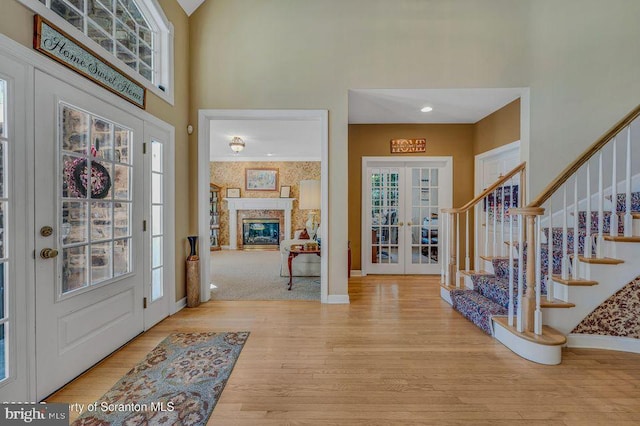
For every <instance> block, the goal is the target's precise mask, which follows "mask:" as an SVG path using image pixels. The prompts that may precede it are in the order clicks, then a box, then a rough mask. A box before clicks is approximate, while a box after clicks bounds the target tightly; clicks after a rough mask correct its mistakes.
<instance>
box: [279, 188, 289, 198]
mask: <svg viewBox="0 0 640 426" xmlns="http://www.w3.org/2000/svg"><path fill="white" fill-rule="evenodd" d="M290 195H291V187H290V186H281V187H280V198H289V196H290Z"/></svg>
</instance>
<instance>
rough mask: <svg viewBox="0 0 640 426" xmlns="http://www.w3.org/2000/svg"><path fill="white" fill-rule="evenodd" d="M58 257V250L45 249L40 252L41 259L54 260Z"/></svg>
mask: <svg viewBox="0 0 640 426" xmlns="http://www.w3.org/2000/svg"><path fill="white" fill-rule="evenodd" d="M57 256H58V250H56V249H52V248H43V249H42V250H40V257H41V258H43V259H53V258H54V257H57Z"/></svg>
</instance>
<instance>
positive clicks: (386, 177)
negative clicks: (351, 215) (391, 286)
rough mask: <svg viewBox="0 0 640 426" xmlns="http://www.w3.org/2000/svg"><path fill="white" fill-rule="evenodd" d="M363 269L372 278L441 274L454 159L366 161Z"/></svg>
mask: <svg viewBox="0 0 640 426" xmlns="http://www.w3.org/2000/svg"><path fill="white" fill-rule="evenodd" d="M363 163H365V164H363V170H364V171H365V176H364V178H363V194H365V197H364V203H365V208H364V209H363V210H364V212H363V216H364V217H363V223H364V224H365V226H364V228H363V230H364V232H363V235H362V237H363V244H362V247H364V252H365V253H364V256H363V265H364V266H365V273H371V274H439V273H440V271H441V267H442V257H443V256H442V239H441V238H439V236H440V235H442V230H441V225H440V223H441V222H440V221H439V217H440V209H442V208H447V207H450V206H451V201H452V199H451V181H452V174H451V159H450V158H448V157H435V158H434V157H420V158H416V159H415V160H408V159H406V158H403V160H402V161H392V160H386V159H385V160H381V159H378V160H375V159H367V158H364V159H363Z"/></svg>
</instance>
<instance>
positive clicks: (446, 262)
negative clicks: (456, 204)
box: [438, 212, 449, 285]
mask: <svg viewBox="0 0 640 426" xmlns="http://www.w3.org/2000/svg"><path fill="white" fill-rule="evenodd" d="M439 217H440V218H444V220H443V221H442V224H441V226H442V230H441V231H440V232H442V235H444V238H443V242H442V245H443V247H442V252H443V253H444V262H440V263H441V265H442V269H441V270H440V283H441V284H445V285H449V282H448V280H447V271H448V270H449V226H448V224H449V215H448V214H443V213H442V212H441V213H440V216H439ZM439 235H440V234H439ZM438 258H440V259H442V255H441V254H440V253H438Z"/></svg>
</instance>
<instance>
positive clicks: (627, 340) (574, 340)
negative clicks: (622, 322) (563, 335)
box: [567, 333, 640, 354]
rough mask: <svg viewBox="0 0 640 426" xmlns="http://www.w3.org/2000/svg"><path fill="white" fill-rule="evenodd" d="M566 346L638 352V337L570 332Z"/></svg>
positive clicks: (639, 346)
mask: <svg viewBox="0 0 640 426" xmlns="http://www.w3.org/2000/svg"><path fill="white" fill-rule="evenodd" d="M567 346H569V347H570V348H593V349H607V350H610V351H622V352H634V353H637V354H638V353H640V339H634V338H632V337H617V336H601V335H598V334H573V333H572V334H569V335H568V336H567Z"/></svg>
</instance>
